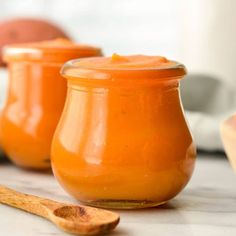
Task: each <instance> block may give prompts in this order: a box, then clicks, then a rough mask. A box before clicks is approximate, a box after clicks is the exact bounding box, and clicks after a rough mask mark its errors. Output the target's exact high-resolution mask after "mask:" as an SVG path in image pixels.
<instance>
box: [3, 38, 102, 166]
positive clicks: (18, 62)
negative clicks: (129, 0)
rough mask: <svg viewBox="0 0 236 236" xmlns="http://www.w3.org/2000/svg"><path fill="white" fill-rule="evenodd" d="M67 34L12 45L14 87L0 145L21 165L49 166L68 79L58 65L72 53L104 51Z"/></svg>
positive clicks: (7, 53) (11, 83) (9, 52)
mask: <svg viewBox="0 0 236 236" xmlns="http://www.w3.org/2000/svg"><path fill="white" fill-rule="evenodd" d="M89 49H90V48H89V47H88V46H86V47H85V46H78V45H76V44H73V43H72V42H70V41H67V40H53V41H47V42H39V43H34V44H22V45H16V46H9V47H8V48H7V49H6V50H5V54H4V57H5V60H6V61H7V63H8V68H9V89H8V96H7V101H6V105H5V107H4V109H3V111H2V114H1V142H2V143H1V146H2V148H3V150H4V151H5V153H6V154H7V156H8V157H9V158H10V159H11V160H12V161H13V162H14V163H15V164H17V165H19V166H22V167H26V168H33V169H46V168H50V158H49V157H50V146H51V140H52V136H53V133H54V131H55V128H56V125H57V123H58V120H59V117H60V115H61V112H62V109H63V106H64V102H65V97H66V87H67V85H66V81H65V79H64V78H62V77H61V75H60V73H59V71H60V68H61V66H62V64H63V63H64V62H65V61H67V60H68V59H73V58H76V57H77V58H78V57H83V56H86V57H87V56H94V55H100V54H101V52H100V50H99V49H97V50H95V48H92V47H91V51H89Z"/></svg>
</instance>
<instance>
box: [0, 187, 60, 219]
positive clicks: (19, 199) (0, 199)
mask: <svg viewBox="0 0 236 236" xmlns="http://www.w3.org/2000/svg"><path fill="white" fill-rule="evenodd" d="M0 203H3V204H6V205H9V206H12V207H15V208H18V209H21V210H24V211H27V212H30V213H33V214H35V215H39V216H42V217H45V218H49V215H48V212H49V211H48V209H49V208H50V206H52V207H56V205H58V203H57V202H54V201H52V200H48V199H43V198H40V197H36V196H33V195H29V194H24V193H20V192H17V191H15V190H12V189H10V188H7V187H5V186H2V185H0Z"/></svg>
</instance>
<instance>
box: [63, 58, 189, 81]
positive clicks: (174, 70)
mask: <svg viewBox="0 0 236 236" xmlns="http://www.w3.org/2000/svg"><path fill="white" fill-rule="evenodd" d="M93 58H94V59H96V58H99V57H92V59H93ZM86 59H88V58H80V59H74V60H70V61H68V62H66V63H65V64H64V65H63V67H62V68H61V75H62V76H63V77H65V78H67V79H68V80H76V79H90V80H91V79H95V80H113V79H120V80H122V79H127V78H129V79H141V78H144V77H145V78H148V79H160V80H161V79H171V78H172V79H173V78H177V77H179V78H181V77H183V76H184V75H186V74H187V70H186V67H185V66H184V65H183V64H181V63H179V62H176V61H170V62H173V63H172V64H171V65H167V66H166V65H165V66H160V67H150V68H149V67H148V68H137V67H135V68H103V67H99V68H98V67H88V66H80V65H77V64H78V62H79V61H81V60H86ZM89 59H91V57H90V58H89Z"/></svg>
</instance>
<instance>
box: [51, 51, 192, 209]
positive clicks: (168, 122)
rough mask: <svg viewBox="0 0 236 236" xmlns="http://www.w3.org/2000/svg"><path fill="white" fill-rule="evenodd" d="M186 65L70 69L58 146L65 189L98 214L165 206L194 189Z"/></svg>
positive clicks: (118, 59) (156, 61) (133, 61)
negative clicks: (183, 85) (183, 84)
mask: <svg viewBox="0 0 236 236" xmlns="http://www.w3.org/2000/svg"><path fill="white" fill-rule="evenodd" d="M185 73H186V71H185V68H184V66H183V65H181V64H179V63H176V62H173V61H169V60H167V59H166V58H164V57H155V56H153V57H151V56H143V55H136V56H119V55H116V54H115V55H113V56H112V57H106V58H101V57H100V58H99V57H98V58H90V59H83V60H80V61H74V62H69V63H67V64H66V65H65V66H64V68H63V70H62V74H63V76H64V77H66V78H67V80H68V94H67V100H66V105H65V107H64V111H63V113H62V117H61V120H60V122H59V125H58V127H57V129H56V132H55V135H54V139H53V144H52V151H51V156H52V167H53V170H54V174H55V176H56V177H57V179H58V180H59V182H60V183H61V184H62V186H63V187H64V188H65V189H66V190H67V191H68V192H69V193H70V194H71V195H73V196H74V197H75V198H77V199H78V200H80V201H82V202H85V203H86V204H90V205H94V206H103V207H111V208H142V207H150V206H155V205H159V204H162V203H164V202H166V201H168V200H170V199H171V198H173V197H174V196H175V195H177V194H178V193H179V192H180V191H181V190H182V189H183V188H184V186H185V185H186V184H187V182H188V181H189V179H190V177H191V175H192V172H193V167H194V163H195V157H196V151H195V145H194V143H193V140H192V137H191V134H190V132H189V129H188V126H187V124H186V121H185V117H184V114H183V110H182V106H181V101H180V96H179V80H180V79H182V77H183V76H184V75H185Z"/></svg>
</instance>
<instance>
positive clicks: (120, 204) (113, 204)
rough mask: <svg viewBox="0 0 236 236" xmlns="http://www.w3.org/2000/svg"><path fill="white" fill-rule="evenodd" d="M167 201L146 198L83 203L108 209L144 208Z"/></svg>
mask: <svg viewBox="0 0 236 236" xmlns="http://www.w3.org/2000/svg"><path fill="white" fill-rule="evenodd" d="M166 202H167V201H163V202H152V201H146V200H94V201H82V203H83V204H85V205H88V206H92V207H98V208H108V209H120V210H122V209H124V210H129V209H130V210H131V209H143V208H151V207H156V206H160V205H163V204H165V203H166Z"/></svg>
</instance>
